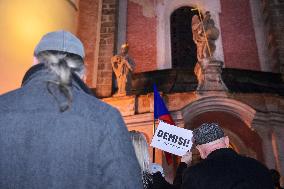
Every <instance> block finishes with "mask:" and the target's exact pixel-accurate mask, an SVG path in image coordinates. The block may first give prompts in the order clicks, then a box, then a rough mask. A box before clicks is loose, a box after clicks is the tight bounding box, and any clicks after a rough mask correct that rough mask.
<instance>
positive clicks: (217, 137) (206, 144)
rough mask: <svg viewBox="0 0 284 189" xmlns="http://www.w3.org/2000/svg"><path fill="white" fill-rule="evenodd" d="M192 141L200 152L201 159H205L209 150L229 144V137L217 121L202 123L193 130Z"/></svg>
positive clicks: (225, 146)
mask: <svg viewBox="0 0 284 189" xmlns="http://www.w3.org/2000/svg"><path fill="white" fill-rule="evenodd" d="M193 142H194V143H195V145H196V148H197V149H198V151H199V152H200V156H201V158H202V159H205V158H206V157H207V156H208V155H209V154H210V153H211V152H213V151H214V150H216V149H220V148H227V147H228V146H229V139H228V137H226V136H225V135H224V131H223V130H222V128H221V127H220V126H219V125H218V124H217V123H203V124H202V125H200V127H198V128H196V129H194V130H193Z"/></svg>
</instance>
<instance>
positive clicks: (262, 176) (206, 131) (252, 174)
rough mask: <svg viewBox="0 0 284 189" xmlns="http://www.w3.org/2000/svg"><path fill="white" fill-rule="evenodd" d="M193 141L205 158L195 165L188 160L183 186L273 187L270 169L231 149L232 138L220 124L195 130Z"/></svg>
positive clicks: (196, 188) (185, 188)
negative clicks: (230, 139) (230, 140)
mask: <svg viewBox="0 0 284 189" xmlns="http://www.w3.org/2000/svg"><path fill="white" fill-rule="evenodd" d="M193 142H194V144H195V146H196V148H197V150H198V151H199V153H200V157H201V158H202V159H203V160H202V161H201V162H199V163H197V164H195V165H192V166H190V162H189V163H188V164H189V166H188V168H187V169H186V170H185V172H184V175H183V178H182V187H181V188H182V189H205V188H206V189H232V188H234V189H250V188H257V189H273V183H272V179H271V177H270V174H269V170H268V169H267V168H266V167H265V166H264V165H263V164H262V163H260V162H258V161H257V160H255V159H253V158H249V157H245V156H241V155H239V154H238V153H237V152H235V151H234V150H233V149H232V148H230V147H229V143H230V142H229V137H228V136H226V135H225V133H224V131H223V129H222V127H220V125H219V124H218V123H203V124H201V125H200V126H199V127H198V128H196V129H194V130H193ZM188 159H192V158H188Z"/></svg>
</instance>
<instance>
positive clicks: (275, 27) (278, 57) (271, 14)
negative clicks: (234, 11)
mask: <svg viewBox="0 0 284 189" xmlns="http://www.w3.org/2000/svg"><path fill="white" fill-rule="evenodd" d="M262 4H263V14H264V17H265V25H266V27H267V41H268V48H269V53H270V56H271V58H272V62H271V64H272V65H273V66H274V67H276V69H277V70H279V72H281V74H282V79H283V80H284V35H283V31H284V22H283V20H284V1H283V0H262Z"/></svg>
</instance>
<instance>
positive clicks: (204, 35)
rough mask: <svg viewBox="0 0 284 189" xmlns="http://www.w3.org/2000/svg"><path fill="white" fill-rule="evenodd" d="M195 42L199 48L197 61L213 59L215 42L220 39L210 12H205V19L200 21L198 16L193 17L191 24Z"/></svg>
mask: <svg viewBox="0 0 284 189" xmlns="http://www.w3.org/2000/svg"><path fill="white" fill-rule="evenodd" d="M191 24H192V25H191V27H192V35H193V41H194V42H195V44H196V47H197V60H198V62H201V60H202V59H204V58H207V57H211V56H212V55H213V52H214V51H215V49H216V45H215V41H216V40H217V39H218V37H219V30H218V29H217V28H216V27H215V22H214V20H213V19H212V18H211V15H210V12H209V11H207V12H205V15H204V19H203V20H202V21H200V19H199V17H198V16H197V15H194V16H193V17H192V22H191Z"/></svg>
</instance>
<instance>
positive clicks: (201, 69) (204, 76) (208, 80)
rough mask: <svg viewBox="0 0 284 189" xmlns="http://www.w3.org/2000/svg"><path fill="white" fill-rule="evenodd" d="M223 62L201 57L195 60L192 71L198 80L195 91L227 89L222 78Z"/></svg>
mask: <svg viewBox="0 0 284 189" xmlns="http://www.w3.org/2000/svg"><path fill="white" fill-rule="evenodd" d="M222 67H223V62H221V61H217V60H214V59H203V60H201V62H197V63H196V65H195V68H194V73H195V75H196V77H197V80H198V87H197V91H199V92H202V91H227V90H228V89H227V87H226V85H225V83H224V82H223V80H222V77H221V73H222Z"/></svg>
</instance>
